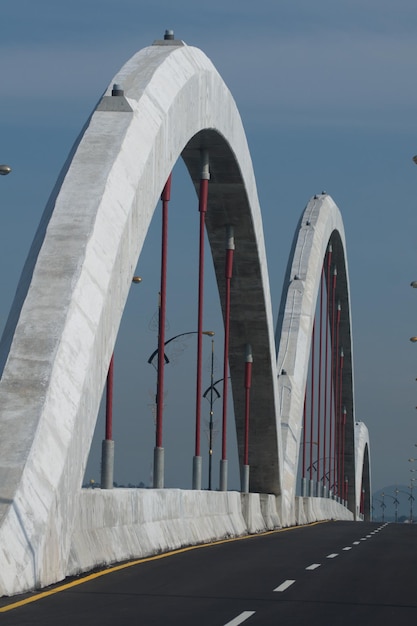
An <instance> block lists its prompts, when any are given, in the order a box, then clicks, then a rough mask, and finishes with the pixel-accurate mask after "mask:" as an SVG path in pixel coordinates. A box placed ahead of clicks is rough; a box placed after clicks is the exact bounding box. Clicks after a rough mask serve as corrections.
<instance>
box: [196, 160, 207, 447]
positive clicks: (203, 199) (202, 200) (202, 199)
mask: <svg viewBox="0 0 417 626" xmlns="http://www.w3.org/2000/svg"><path fill="white" fill-rule="evenodd" d="M209 178H210V174H209V165H208V152H207V151H206V150H204V151H203V152H202V172H201V178H200V191H199V203H198V210H199V212H200V245H199V262H198V323H197V332H198V337H197V384H196V411H195V456H196V457H199V456H200V431H201V393H202V391H201V389H202V387H201V378H202V363H203V300H204V228H205V219H206V212H207V199H208V183H209Z"/></svg>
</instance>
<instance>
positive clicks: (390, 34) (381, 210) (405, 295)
mask: <svg viewBox="0 0 417 626" xmlns="http://www.w3.org/2000/svg"><path fill="white" fill-rule="evenodd" d="M237 7H238V8H237ZM166 28H173V29H174V30H175V34H176V37H177V38H179V39H183V40H184V41H185V42H186V43H187V44H189V45H194V46H197V47H199V48H201V49H202V50H203V51H204V52H205V53H206V54H207V56H208V57H209V58H210V59H211V60H212V61H213V63H214V64H215V66H216V67H217V69H218V70H219V72H220V74H221V75H222V77H223V79H224V80H225V82H226V83H227V85H228V86H229V88H230V90H231V92H232V94H233V96H234V98H235V100H236V102H237V105H238V108H239V110H240V113H241V116H242V119H243V123H244V126H245V129H246V133H247V137H248V142H249V146H250V150H251V154H252V159H253V165H254V170H255V175H256V179H257V185H258V193H259V198H260V203H261V208H262V215H263V220H264V230H265V240H266V248H267V256H268V264H269V273H270V282H271V291H272V299H273V311H274V315H275V316H276V314H277V311H278V305H279V300H280V295H281V288H282V280H283V275H284V271H285V265H286V262H287V258H288V253H289V249H290V245H291V240H292V238H293V235H294V230H295V226H296V224H297V220H298V218H299V216H300V213H301V212H302V210H303V208H304V206H305V204H306V203H307V201H308V200H309V198H310V197H311V196H312V195H314V194H315V193H317V192H321V191H322V190H326V191H327V192H328V193H329V194H330V195H331V196H332V197H333V199H334V200H335V202H336V203H337V205H338V206H339V208H340V210H341V212H342V215H343V219H344V223H345V230H346V237H347V246H348V250H347V252H348V264H349V272H350V281H351V306H352V317H353V336H354V357H355V389H356V416H357V419H359V420H363V421H365V423H366V424H367V426H368V428H369V431H370V437H371V459H372V479H373V486H374V488H375V489H378V488H382V487H383V486H385V485H395V484H396V483H398V484H407V483H408V482H409V479H410V476H412V475H413V474H410V472H409V468H410V464H409V462H408V458H409V457H413V456H414V450H415V448H414V443H417V432H416V408H415V407H416V405H417V382H416V381H415V378H416V376H417V367H416V363H417V353H416V350H417V347H416V346H414V345H412V344H411V343H410V342H409V340H408V339H409V337H410V336H411V335H414V334H417V315H416V314H417V291H415V290H412V289H411V288H410V287H409V283H410V282H411V280H414V279H417V263H416V261H417V259H416V226H417V225H416V198H417V167H416V166H415V165H414V164H413V163H412V160H411V158H412V156H413V155H414V154H415V153H417V137H416V123H415V120H416V112H417V90H416V87H415V76H416V69H417V68H416V65H417V42H416V39H415V32H416V28H417V6H416V4H415V0H397V1H396V2H395V3H394V2H393V1H392V0H389V1H388V0H350V1H347V0H339V2H337V3H336V2H334V0H316V1H315V2H314V3H313V2H311V0H292V1H290V0H288V1H287V0H274V1H269V0H261V1H260V2H258V3H253V2H249V1H246V0H243V1H241V2H239V3H238V5H237V4H236V3H235V2H233V3H232V2H227V1H226V2H225V1H223V2H219V1H218V0H213V1H212V2H211V3H195V2H188V1H185V0H178V1H177V2H175V3H173V2H170V1H160V0H153V1H152V3H151V2H149V3H145V2H138V0H135V1H133V0H132V1H130V0H118V1H117V2H114V1H110V0H83V1H82V2H81V1H80V0H73V2H72V3H64V2H60V1H59V0H54V1H52V0H37V1H36V2H33V0H26V1H25V0H14V1H13V3H5V4H4V6H3V7H2V9H1V22H0V54H1V58H2V69H1V71H2V80H1V84H0V94H1V97H0V137H1V141H0V148H1V149H0V162H4V163H9V164H10V165H11V166H12V168H13V173H12V174H11V175H10V176H8V177H4V178H2V179H1V180H0V204H1V207H2V211H1V220H2V233H3V237H2V246H1V249H0V267H1V271H0V285H1V293H2V298H1V302H0V324H1V326H2V325H3V324H4V323H5V320H6V317H7V314H8V311H9V308H10V305H11V302H12V298H13V295H14V291H15V288H16V285H17V281H18V278H19V275H20V271H21V269H22V266H23V263H24V260H25V256H26V254H27V252H28V249H29V246H30V243H31V240H32V237H33V234H34V232H35V229H36V227H37V224H38V222H39V220H40V217H41V214H42V211H43V208H44V206H45V204H46V201H47V199H48V196H49V194H50V192H51V191H52V187H53V185H54V182H55V180H56V177H57V175H58V173H59V171H60V169H61V167H62V165H63V163H64V161H65V158H66V156H67V154H68V151H69V149H70V148H71V145H72V143H73V141H74V140H75V138H76V136H77V135H78V133H79V131H80V129H81V127H82V125H83V124H84V122H85V120H86V118H87V117H88V115H89V114H90V112H91V110H92V109H93V108H94V106H95V104H96V102H97V100H98V99H99V98H100V95H101V94H102V92H103V91H104V90H105V88H106V87H107V85H108V84H109V83H110V82H111V80H112V77H113V76H114V75H115V74H116V72H117V71H118V70H119V69H120V67H121V66H122V65H123V64H124V63H125V62H126V61H127V60H128V59H129V58H130V57H131V56H132V55H133V54H134V53H135V52H136V51H137V50H139V49H141V48H143V47H145V46H147V45H150V44H151V43H152V42H153V40H155V39H159V38H162V37H163V33H164V31H165V29H166ZM175 181H177V182H175ZM184 206H186V207H187V208H186V210H185V209H184ZM176 209H177V210H176ZM171 214H172V219H171V239H170V277H169V279H170V292H169V310H168V319H169V324H170V327H169V330H168V331H167V332H168V333H169V334H170V335H175V334H177V333H180V332H185V331H190V330H194V329H195V327H196V323H197V321H196V320H197V318H196V309H195V303H194V300H195V297H194V290H195V289H196V287H194V285H196V282H193V281H196V272H195V271H194V270H193V265H195V263H192V262H191V263H190V257H186V256H185V255H184V253H183V250H184V246H185V244H184V242H189V241H190V237H191V238H192V240H193V242H194V243H192V244H190V255H196V254H197V228H198V225H197V224H198V222H197V220H198V215H197V208H196V205H195V196H194V192H193V190H192V189H191V188H190V185H189V183H188V181H187V180H186V177H185V175H184V171H183V168H182V166H181V164H179V165H178V166H177V167H176V170H175V179H174V188H173V201H172V208H171ZM176 214H177V215H178V217H177V218H175V215H176ZM158 237H159V233H158V223H157V219H156V220H155V224H153V225H152V227H151V230H150V233H149V237H148V241H147V245H146V246H145V248H146V249H145V250H144V252H143V255H142V257H141V259H140V261H139V264H138V273H139V274H140V275H141V276H142V277H143V282H142V284H141V285H139V286H137V287H135V288H134V289H132V293H131V296H130V297H129V301H128V305H127V307H126V312H125V315H124V319H123V323H122V326H121V330H120V336H119V340H118V344H117V347H116V386H115V421H116V420H118V426H117V427H116V425H115V439H116V459H117V461H116V480H117V481H118V482H120V483H126V484H127V483H128V482H132V483H137V482H139V481H140V480H141V481H143V482H145V483H147V482H148V481H149V475H150V468H151V459H152V447H153V424H152V416H151V410H150V407H149V406H148V405H149V404H152V393H153V389H154V383H155V371H154V370H153V369H152V367H151V366H149V365H148V364H147V363H146V361H147V358H148V356H149V354H150V353H151V352H152V351H153V350H154V348H155V347H156V332H155V330H152V318H153V316H154V314H155V312H156V305H157V292H158V264H159V259H158V255H156V254H155V250H156V249H157V245H158V244H157V242H158ZM187 245H188V243H187ZM209 270H210V268H209ZM207 281H208V282H207V294H206V303H207V309H206V311H205V323H206V327H207V328H212V329H213V330H215V331H216V338H215V346H216V354H218V360H219V364H218V368H219V370H221V364H220V354H221V345H222V341H221V332H222V331H221V322H220V311H219V304H218V296H217V294H216V290H215V288H214V279H213V276H212V275H211V274H210V271H209V272H208V277H207ZM207 344H209V340H208V341H207ZM209 348H210V346H209V345H207V358H208V357H209ZM179 352H181V351H179ZM194 358H195V342H194V341H193V338H192V337H191V338H190V339H189V340H188V341H187V344H186V346H185V345H184V350H183V351H182V352H181V354H177V355H176V356H174V358H173V361H172V363H171V364H170V369H169V370H168V368H167V374H166V376H167V381H166V389H167V397H166V411H165V414H166V434H165V445H166V455H167V461H166V462H167V466H168V480H167V486H182V487H188V486H190V484H191V462H192V454H193V444H192V440H193V426H192V424H193V421H192V420H193V411H194V402H195V400H194V384H195V383H194V378H193V359H194ZM205 376H206V377H207V381H208V382H207V384H209V372H207V367H206V368H205ZM218 377H219V378H220V377H221V373H220V374H219V376H218ZM203 384H204V383H203ZM203 406H204V405H203ZM215 409H217V411H218V413H219V417H220V406H219V407H218V408H217V407H215ZM215 417H216V410H215ZM98 428H99V431H100V428H101V426H100V425H99V427H98ZM229 430H230V431H231V430H232V426H230V427H229ZM101 438H102V433H101V432H98V435H97V443H96V444H95V447H94V448H93V454H92V457H91V461H90V463H89V467H88V475H89V476H90V475H91V477H95V478H96V479H97V478H98V476H99V469H98V468H99V461H98V449H99V445H100V440H101ZM233 443H234V442H233V437H232V436H231V441H230V447H231V451H230V463H231V465H233V463H234V462H235V453H234V451H233ZM219 444H220V442H219V439H217V440H216V442H215V446H216V450H215V467H216V472H217V463H218V448H219ZM203 446H204V444H203ZM416 452H417V450H416ZM203 453H204V452H203ZM179 458H180V460H179ZM205 471H206V470H205ZM231 479H232V481H234V482H233V484H232V486H237V485H238V482H237V471H236V470H233V468H231Z"/></svg>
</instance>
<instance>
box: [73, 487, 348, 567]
mask: <svg viewBox="0 0 417 626" xmlns="http://www.w3.org/2000/svg"><path fill="white" fill-rule="evenodd" d="M276 501H277V498H275V496H273V495H265V494H255V493H253V494H240V493H238V492H215V491H185V490H181V489H164V490H155V489H113V490H101V489H84V490H83V491H82V492H81V494H80V502H79V504H80V506H79V509H78V515H77V518H76V522H75V525H74V533H73V536H72V542H71V550H70V559H69V563H68V568H67V571H66V575H67V576H73V575H77V574H80V573H81V572H86V571H89V570H91V569H93V568H96V567H101V566H106V565H110V564H112V563H117V562H120V561H125V560H129V559H138V558H142V557H146V556H151V555H153V554H159V553H160V552H167V551H170V550H175V549H177V548H181V547H184V546H190V545H198V544H202V543H210V542H213V541H216V540H221V539H226V538H231V537H241V536H244V535H248V534H254V533H261V532H265V531H271V530H273V529H279V528H281V527H282V526H281V523H280V520H279V517H278V513H277V502H276ZM296 510H297V511H298V513H297V519H296V524H297V525H303V524H306V523H312V522H317V521H323V520H337V519H343V520H351V519H352V514H351V513H350V511H348V510H347V509H346V508H344V507H343V506H342V505H341V504H338V503H337V502H335V501H333V500H330V499H327V498H304V499H303V498H297V504H296Z"/></svg>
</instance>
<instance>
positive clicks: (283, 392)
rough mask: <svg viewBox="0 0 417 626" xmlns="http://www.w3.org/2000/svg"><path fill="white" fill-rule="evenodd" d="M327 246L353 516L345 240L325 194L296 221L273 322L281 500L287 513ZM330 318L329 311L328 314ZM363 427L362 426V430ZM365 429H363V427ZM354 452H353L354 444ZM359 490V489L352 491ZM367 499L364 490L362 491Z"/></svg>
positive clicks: (355, 480) (355, 455) (356, 477)
mask: <svg viewBox="0 0 417 626" xmlns="http://www.w3.org/2000/svg"><path fill="white" fill-rule="evenodd" d="M329 243H330V244H331V246H332V257H331V261H332V268H331V269H332V271H333V268H334V267H336V268H337V294H336V296H337V297H336V302H339V303H340V306H341V319H340V339H339V342H340V344H339V345H340V346H343V351H344V367H343V383H342V390H341V402H342V405H343V406H344V407H346V412H347V415H346V438H345V441H346V445H345V474H346V476H347V479H348V484H349V492H348V504H349V509H350V510H352V511H359V505H360V499H361V493H362V490H361V480H362V465H360V472H359V473H357V472H356V469H357V467H358V464H357V461H358V459H359V457H361V459H362V455H363V444H362V438H359V439H358V438H356V439H355V415H354V386H353V355H352V336H351V311H350V300H349V277H348V267H347V257H346V240H345V233H344V227H343V221H342V217H341V214H340V211H339V209H338V207H337V206H336V205H335V203H334V202H333V200H332V198H330V196H328V195H327V194H325V193H324V194H321V195H316V196H314V198H312V199H311V200H310V202H309V203H308V205H307V207H306V209H305V211H304V213H303V214H302V216H301V219H300V222H299V225H298V229H297V231H296V234H295V238H294V242H293V246H292V250H291V254H290V259H289V262H288V267H287V272H286V275H285V279H284V287H283V292H282V298H281V305H280V310H279V315H278V321H277V329H276V342H277V346H278V358H277V369H278V385H279V394H280V415H281V432H282V445H283V450H284V460H283V464H284V470H283V484H282V495H283V498H284V499H285V500H286V502H287V508H288V509H290V508H291V506H292V503H293V502H294V495H295V486H296V480H297V467H298V456H299V450H300V444H301V435H302V422H303V407H304V390H305V387H306V381H307V375H308V367H309V355H310V349H311V338H312V330H313V323H314V318H315V313H316V303H317V298H318V292H319V288H320V282H321V271H322V267H323V263H324V259H325V256H326V253H327V250H328V247H329ZM330 315H331V311H330ZM363 427H364V425H363ZM364 428H366V427H364ZM355 444H357V445H359V446H360V450H359V449H357V445H355ZM358 485H359V487H358ZM367 494H368V498H370V491H368V492H367Z"/></svg>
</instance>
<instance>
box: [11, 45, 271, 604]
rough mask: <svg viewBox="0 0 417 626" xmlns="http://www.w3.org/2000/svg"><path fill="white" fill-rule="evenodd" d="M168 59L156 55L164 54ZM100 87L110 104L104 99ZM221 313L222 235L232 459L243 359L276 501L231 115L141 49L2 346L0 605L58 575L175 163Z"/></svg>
mask: <svg viewBox="0 0 417 626" xmlns="http://www.w3.org/2000/svg"><path fill="white" fill-rule="evenodd" d="M162 43H163V44H166V43H167V42H162ZM113 83H117V84H119V85H120V86H121V87H122V88H123V90H124V94H123V93H120V92H119V90H116V92H115V93H114V94H113V95H112V85H113ZM201 149H206V150H208V151H209V153H210V171H211V181H210V195H209V207H208V214H207V222H206V224H207V231H208V236H209V240H210V245H211V249H212V254H213V259H214V264H215V269H216V274H217V280H218V283H219V289H220V294H221V299H222V305H223V307H224V297H223V294H224V289H223V283H224V277H223V273H224V272H223V267H224V232H225V225H226V224H231V225H233V226H234V230H235V239H236V253H235V259H234V266H235V275H234V281H233V285H232V291H231V318H230V373H231V378H232V385H233V388H234V390H235V393H234V396H235V413H236V420H237V429H238V434H239V446H240V450H241V452H242V448H243V435H242V433H243V422H244V400H243V399H242V400H239V397H240V396H241V395H242V394H241V389H242V386H243V380H244V361H245V358H244V350H245V344H246V343H250V344H251V345H252V350H253V354H254V370H253V392H252V396H251V403H252V415H253V416H254V420H253V422H255V421H256V427H254V428H253V432H251V446H252V457H251V459H250V463H251V469H252V475H251V481H252V484H251V488H252V490H260V491H264V492H265V491H266V492H275V493H279V491H280V475H281V472H280V467H279V463H280V461H279V459H280V458H281V455H280V453H279V446H280V441H279V436H278V423H277V383H276V369H275V368H276V364H275V354H274V338H273V333H272V313H271V306H270V294H269V283H268V275H267V264H266V255H265V249H264V241H263V233H262V224H261V214H260V209H259V204H258V199H257V193H256V185H255V179H254V175H253V170H252V164H251V159H250V154H249V150H248V146H247V142H246V138H245V134H244V131H243V127H242V123H241V119H240V116H239V114H238V111H237V108H236V105H235V103H234V100H233V98H232V97H231V95H230V93H229V91H228V89H227V87H226V86H225V84H224V82H223V81H222V79H221V78H220V76H219V74H218V73H217V71H216V70H215V68H214V67H213V65H212V63H211V62H210V61H209V59H207V57H206V56H205V55H204V54H203V53H202V52H201V51H200V50H198V49H196V48H192V47H188V46H186V45H184V44H183V42H178V41H173V42H169V45H159V44H158V42H155V45H153V46H150V47H148V48H145V49H144V50H141V51H140V52H139V53H137V54H136V55H135V56H133V57H132V59H131V60H130V61H128V63H126V65H125V66H124V67H123V68H122V69H121V70H120V72H119V73H118V74H117V75H116V76H115V77H114V79H113V80H112V82H111V83H110V85H109V87H108V89H107V90H106V92H105V94H104V96H103V97H102V99H101V100H100V102H99V104H98V106H97V108H96V109H95V111H94V112H93V114H92V115H91V117H90V119H89V120H88V122H87V124H86V127H85V128H84V129H83V131H82V133H81V135H80V137H79V139H78V140H77V142H76V144H75V146H74V148H73V150H72V152H71V154H70V156H69V158H68V161H67V163H66V165H65V167H64V169H63V171H62V173H61V175H60V177H59V180H58V182H57V184H56V187H55V189H54V191H53V193H52V195H51V198H50V200H49V202H48V205H47V207H46V210H45V213H44V215H43V218H42V221H41V224H40V226H39V229H38V232H37V234H36V236H35V240H34V243H33V245H32V248H31V250H30V252H29V256H28V259H27V261H26V264H25V267H24V270H23V273H22V277H21V279H20V283H19V286H18V290H17V294H16V298H15V301H14V303H13V306H12V310H11V314H10V317H9V320H8V323H7V326H6V330H5V334H4V336H3V340H2V345H1V359H2V360H1V369H2V379H1V382H0V407H1V413H0V427H1V432H2V438H1V441H0V561H1V563H2V567H1V570H0V593H7V592H8V589H13V592H16V590H24V589H28V588H33V587H36V586H38V585H40V584H42V585H46V584H48V583H50V582H54V581H56V580H59V578H62V577H63V576H64V575H65V567H66V563H67V560H68V552H69V546H70V540H71V532H72V526H73V522H74V515H75V511H76V508H77V499H78V495H79V489H80V486H81V481H82V477H83V474H84V468H85V464H86V461H87V456H88V451H89V447H90V442H91V439H92V436H93V432H94V425H95V421H96V416H97V412H98V407H99V402H100V398H101V394H102V390H103V387H104V382H105V378H106V373H107V368H108V365H109V361H110V358H111V354H112V351H113V347H114V343H115V339H116V335H117V332H118V327H119V323H120V319H121V315H122V311H123V308H124V305H125V302H126V298H127V294H128V290H129V287H130V283H131V280H132V275H133V271H134V268H135V267H136V263H137V259H138V257H139V254H140V251H141V249H142V245H143V242H144V239H145V236H146V232H147V229H148V226H149V224H150V221H151V218H152V214H153V211H154V208H155V206H156V204H157V201H158V198H159V196H160V194H161V191H162V189H163V186H164V184H165V181H166V180H167V178H168V175H169V173H170V171H171V170H172V167H173V165H174V163H175V161H176V160H177V159H178V158H179V156H180V155H182V157H183V158H184V160H185V162H186V164H187V167H188V169H189V172H190V174H191V177H192V179H193V181H194V182H195V183H196V184H198V178H199V157H200V150H201Z"/></svg>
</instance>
